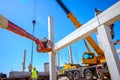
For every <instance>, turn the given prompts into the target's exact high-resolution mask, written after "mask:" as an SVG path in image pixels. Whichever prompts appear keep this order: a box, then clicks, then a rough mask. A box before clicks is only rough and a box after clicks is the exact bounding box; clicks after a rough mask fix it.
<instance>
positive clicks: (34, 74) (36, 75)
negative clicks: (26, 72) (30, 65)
mask: <svg viewBox="0 0 120 80" xmlns="http://www.w3.org/2000/svg"><path fill="white" fill-rule="evenodd" d="M31 77H32V78H35V79H37V78H38V72H37V71H36V70H32V76H31Z"/></svg>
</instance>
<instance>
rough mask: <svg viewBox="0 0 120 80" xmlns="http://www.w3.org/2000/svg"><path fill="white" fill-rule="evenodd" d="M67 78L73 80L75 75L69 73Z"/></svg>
mask: <svg viewBox="0 0 120 80" xmlns="http://www.w3.org/2000/svg"><path fill="white" fill-rule="evenodd" d="M67 78H68V79H69V80H73V73H72V72H70V71H69V72H67Z"/></svg>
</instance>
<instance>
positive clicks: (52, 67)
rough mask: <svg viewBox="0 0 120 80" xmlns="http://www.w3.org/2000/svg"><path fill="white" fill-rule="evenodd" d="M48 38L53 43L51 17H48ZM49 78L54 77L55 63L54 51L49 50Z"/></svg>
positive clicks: (53, 79) (53, 78)
mask: <svg viewBox="0 0 120 80" xmlns="http://www.w3.org/2000/svg"><path fill="white" fill-rule="evenodd" d="M48 39H49V40H51V41H53V44H54V29H53V18H52V16H49V17H48ZM48 54H49V77H50V78H49V80H57V79H56V65H55V54H56V52H49V53H48Z"/></svg>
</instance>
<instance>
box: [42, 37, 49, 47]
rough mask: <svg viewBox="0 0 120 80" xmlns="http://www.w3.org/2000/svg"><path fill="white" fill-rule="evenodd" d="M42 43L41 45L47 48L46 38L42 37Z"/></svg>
mask: <svg viewBox="0 0 120 80" xmlns="http://www.w3.org/2000/svg"><path fill="white" fill-rule="evenodd" d="M42 43H43V45H44V47H45V48H47V43H48V39H47V38H46V37H44V38H43V40H42Z"/></svg>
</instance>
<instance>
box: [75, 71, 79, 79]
mask: <svg viewBox="0 0 120 80" xmlns="http://www.w3.org/2000/svg"><path fill="white" fill-rule="evenodd" d="M79 78H80V73H79V71H75V72H74V79H79Z"/></svg>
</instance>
